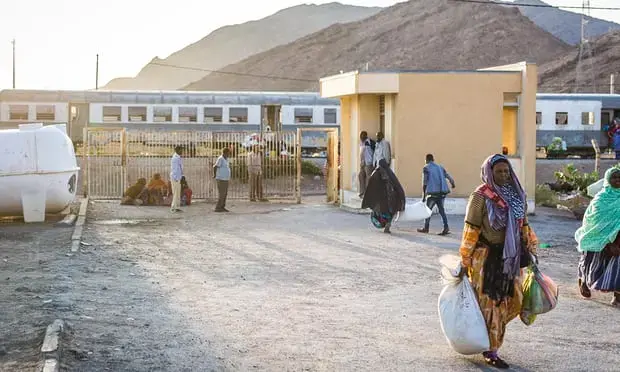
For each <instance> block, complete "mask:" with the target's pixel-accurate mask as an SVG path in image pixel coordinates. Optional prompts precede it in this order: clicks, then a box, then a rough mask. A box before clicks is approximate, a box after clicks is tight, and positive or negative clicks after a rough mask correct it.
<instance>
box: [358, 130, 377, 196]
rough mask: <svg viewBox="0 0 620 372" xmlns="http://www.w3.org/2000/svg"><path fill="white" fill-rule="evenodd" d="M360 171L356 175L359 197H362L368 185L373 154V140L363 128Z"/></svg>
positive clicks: (372, 167) (371, 170) (372, 168)
mask: <svg viewBox="0 0 620 372" xmlns="http://www.w3.org/2000/svg"><path fill="white" fill-rule="evenodd" d="M360 141H361V142H360V172H359V175H358V180H359V185H360V192H359V197H360V198H363V197H364V193H365V192H366V187H367V186H368V181H369V180H370V176H371V175H372V172H373V170H374V166H373V158H374V155H375V145H376V144H375V141H373V140H372V139H371V138H370V137H368V132H366V131H365V130H364V131H362V132H361V133H360Z"/></svg>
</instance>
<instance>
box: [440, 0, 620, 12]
mask: <svg viewBox="0 0 620 372" xmlns="http://www.w3.org/2000/svg"><path fill="white" fill-rule="evenodd" d="M450 1H454V2H458V3H473V4H487V5H502V6H522V7H530V8H555V9H580V10H583V7H581V6H575V5H549V4H520V3H509V2H504V1H496V0H488V1H487V0H450ZM588 9H591V10H620V8H614V7H597V6H591V7H589V8H588Z"/></svg>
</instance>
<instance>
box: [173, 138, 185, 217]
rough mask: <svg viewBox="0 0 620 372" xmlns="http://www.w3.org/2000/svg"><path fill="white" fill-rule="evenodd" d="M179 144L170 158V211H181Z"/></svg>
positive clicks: (181, 160) (181, 159) (181, 169)
mask: <svg viewBox="0 0 620 372" xmlns="http://www.w3.org/2000/svg"><path fill="white" fill-rule="evenodd" d="M181 151H182V147H181V146H176V147H175V148H174V154H172V159H170V182H171V184H172V204H171V205H170V212H173V213H174V212H182V210H181V208H180V207H181V178H182V177H183V158H181Z"/></svg>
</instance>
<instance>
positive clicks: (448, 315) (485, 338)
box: [438, 256, 490, 355]
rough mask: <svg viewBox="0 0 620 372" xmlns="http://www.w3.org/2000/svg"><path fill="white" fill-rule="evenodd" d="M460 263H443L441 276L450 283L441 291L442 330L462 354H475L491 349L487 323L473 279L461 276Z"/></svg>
mask: <svg viewBox="0 0 620 372" xmlns="http://www.w3.org/2000/svg"><path fill="white" fill-rule="evenodd" d="M452 257H455V256H447V257H446V256H442V258H441V259H440V261H441V262H442V263H446V262H447V261H453V262H454V261H455V260H454V259H452ZM456 260H457V264H456V267H454V265H453V264H450V265H449V266H448V265H445V264H444V265H443V268H442V270H441V275H442V277H443V279H444V282H445V283H447V284H446V286H445V287H444V288H443V290H442V291H441V294H440V295H439V301H438V309H439V320H440V322H441V330H442V331H443V334H444V335H445V336H446V339H447V340H448V343H449V344H450V346H451V347H452V349H454V351H456V352H457V353H459V354H464V355H472V354H478V353H482V352H483V351H488V350H489V348H490V342H489V335H488V333H487V326H486V323H485V321H484V318H483V317H482V312H481V311H480V306H479V305H478V301H477V299H476V293H475V292H474V289H473V287H472V286H471V283H470V282H469V279H468V278H467V277H466V276H462V277H459V276H458V273H459V272H460V270H461V266H460V260H459V259H458V258H456Z"/></svg>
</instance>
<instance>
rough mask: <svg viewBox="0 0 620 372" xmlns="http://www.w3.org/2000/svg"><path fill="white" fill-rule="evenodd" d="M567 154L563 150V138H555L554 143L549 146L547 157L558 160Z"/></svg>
mask: <svg viewBox="0 0 620 372" xmlns="http://www.w3.org/2000/svg"><path fill="white" fill-rule="evenodd" d="M565 153H566V151H565V150H564V149H563V148H562V138H561V137H554V138H553V141H551V143H550V144H549V146H547V157H548V158H556V157H560V155H563V154H565Z"/></svg>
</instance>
